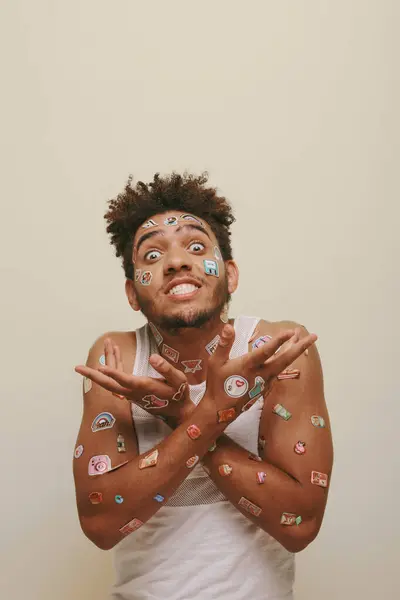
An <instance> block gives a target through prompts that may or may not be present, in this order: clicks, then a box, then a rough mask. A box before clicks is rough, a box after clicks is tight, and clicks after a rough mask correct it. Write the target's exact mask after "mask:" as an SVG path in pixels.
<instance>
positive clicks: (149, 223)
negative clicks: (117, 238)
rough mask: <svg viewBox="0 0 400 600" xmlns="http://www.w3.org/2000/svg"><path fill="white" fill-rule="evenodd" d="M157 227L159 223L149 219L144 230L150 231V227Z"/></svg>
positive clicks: (143, 226) (144, 225) (143, 227)
mask: <svg viewBox="0 0 400 600" xmlns="http://www.w3.org/2000/svg"><path fill="white" fill-rule="evenodd" d="M156 225H158V223H156V222H155V221H153V219H149V220H148V221H146V223H143V225H142V229H149V228H150V227H156Z"/></svg>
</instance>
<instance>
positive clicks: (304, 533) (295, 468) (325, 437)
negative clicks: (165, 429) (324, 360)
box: [203, 323, 333, 552]
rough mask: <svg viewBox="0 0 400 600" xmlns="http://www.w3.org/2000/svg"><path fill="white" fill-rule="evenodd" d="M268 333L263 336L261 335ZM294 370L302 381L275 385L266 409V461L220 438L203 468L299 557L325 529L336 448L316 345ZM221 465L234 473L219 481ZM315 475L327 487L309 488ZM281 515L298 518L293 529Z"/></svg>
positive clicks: (262, 430) (249, 515)
mask: <svg viewBox="0 0 400 600" xmlns="http://www.w3.org/2000/svg"><path fill="white" fill-rule="evenodd" d="M285 326H286V327H288V326H290V327H295V326H296V324H293V323H285ZM265 333H266V332H265V331H261V332H260V334H259V335H260V336H261V335H264V334H265ZM305 335H307V332H306V330H305V329H304V328H303V329H302V333H301V335H300V337H304V336H305ZM291 368H293V369H299V370H300V377H299V378H298V379H292V380H282V381H275V383H274V386H273V388H272V391H271V392H270V393H269V395H268V396H267V398H266V400H265V403H264V409H263V413H262V416H261V421H260V430H259V434H260V438H261V440H262V441H263V440H264V441H265V447H263V444H262V445H261V447H260V454H261V457H262V458H263V460H262V461H261V462H258V461H255V460H252V459H251V458H249V452H248V451H246V450H245V449H244V448H242V447H240V446H239V445H238V444H236V443H235V442H233V441H232V440H231V439H230V438H229V437H228V436H227V435H222V436H221V437H220V438H219V439H218V441H217V449H216V450H215V451H214V452H212V453H209V454H207V455H206V457H205V458H204V459H203V464H204V465H205V466H206V468H208V469H209V471H210V475H211V477H212V479H213V480H214V481H215V483H216V485H217V486H218V488H219V489H220V490H221V491H222V492H223V494H224V495H225V496H226V497H227V498H228V499H229V500H230V501H231V502H232V503H233V504H234V506H235V507H236V508H237V509H238V510H240V511H241V512H242V514H244V515H245V516H246V517H247V518H249V519H250V520H252V521H253V522H254V523H255V524H257V525H258V526H259V527H261V528H262V529H264V530H265V531H266V532H268V533H269V534H270V535H272V536H273V537H274V538H275V539H276V540H278V541H279V542H280V543H281V544H282V545H283V546H284V547H285V548H286V549H287V550H289V551H290V552H298V551H301V550H302V549H304V548H305V547H306V546H307V545H308V544H309V543H310V542H311V541H312V540H313V539H314V538H315V537H316V535H317V533H318V531H319V529H320V527H321V523H322V519H323V515H324V511H325V506H326V501H327V495H328V489H329V481H330V476H331V472H332V463H333V448H332V437H331V433H330V424H329V417H328V412H327V408H326V405H325V400H324V393H323V380H322V369H321V364H320V360H319V355H318V351H317V349H316V347H315V345H313V346H311V347H310V348H309V353H308V356H306V355H304V354H302V355H301V356H300V357H299V358H298V359H297V360H296V361H295V362H294V363H293V365H292V367H291ZM277 404H281V405H282V406H283V407H284V408H285V409H287V410H288V411H289V412H290V413H291V414H292V416H291V417H290V419H289V420H285V419H283V418H282V417H280V416H278V415H277V414H275V413H274V412H273V407H274V406H276V405H277ZM313 415H316V416H320V417H322V418H323V419H324V422H325V427H323V428H320V427H315V426H314V425H313V424H312V422H311V417H312V416H313ZM299 441H300V442H304V443H305V446H304V447H302V446H298V447H297V450H298V451H300V452H301V451H302V448H303V450H305V452H304V453H303V454H302V453H300V454H299V453H297V452H296V451H295V446H296V444H297V443H298V442H299ZM221 465H229V466H230V467H231V468H232V471H231V473H230V474H229V475H221V471H220V466H221ZM228 471H229V469H228ZM312 471H315V472H318V473H323V474H324V475H327V478H328V481H327V487H321V485H318V484H315V483H314V484H312V483H311V473H312ZM259 473H260V474H261V475H258V474H259ZM262 474H265V475H262ZM241 498H246V499H247V500H249V501H250V502H251V503H252V504H254V505H255V506H256V507H258V509H261V510H260V512H259V515H258V516H255V515H254V514H252V513H251V512H249V511H248V509H247V510H246V507H245V506H241V505H240V504H239V502H240V499H241ZM242 502H243V501H242ZM245 504H246V503H245ZM250 510H251V507H250ZM253 512H254V511H253ZM256 512H257V509H256ZM283 513H288V514H289V515H294V517H293V516H289V517H287V518H288V519H289V521H287V523H288V524H289V523H290V526H287V525H284V524H282V523H281V519H282V515H283ZM295 517H296V518H298V517H301V521H300V520H299V519H298V525H296V523H293V520H294V518H295Z"/></svg>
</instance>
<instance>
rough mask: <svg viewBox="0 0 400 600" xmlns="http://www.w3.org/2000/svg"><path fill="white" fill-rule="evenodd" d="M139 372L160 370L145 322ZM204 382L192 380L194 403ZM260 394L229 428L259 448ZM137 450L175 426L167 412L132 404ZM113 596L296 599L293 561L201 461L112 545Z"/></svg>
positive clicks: (246, 329) (241, 342)
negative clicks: (152, 357)
mask: <svg viewBox="0 0 400 600" xmlns="http://www.w3.org/2000/svg"><path fill="white" fill-rule="evenodd" d="M258 321H259V319H257V318H255V317H244V316H241V317H238V318H237V319H236V320H235V323H234V326H235V333H236V337H235V342H234V345H233V348H232V350H231V353H230V357H231V358H235V357H237V356H241V355H242V354H245V353H247V352H248V340H249V338H250V337H251V335H252V333H253V331H254V329H255V327H256V325H257V323H258ZM136 340H137V351H136V359H135V364H134V368H133V374H134V375H142V376H149V377H159V376H160V375H159V374H158V373H157V372H156V371H155V370H154V369H153V368H152V366H151V365H150V364H149V356H150V355H151V354H155V353H158V348H157V346H156V344H155V341H154V339H153V336H152V335H149V328H148V325H147V324H146V325H145V326H144V327H142V328H141V329H138V330H136ZM205 387H206V382H203V383H200V384H198V385H193V386H190V397H191V400H192V402H194V403H195V404H196V405H197V404H198V403H199V402H200V400H201V398H202V397H203V395H204V392H205ZM263 402H264V401H263V399H262V398H260V399H259V400H258V401H257V402H256V403H255V404H254V405H253V406H252V407H251V408H250V409H249V410H248V411H246V412H244V413H242V414H241V415H240V416H239V417H238V418H237V419H235V421H233V422H232V423H231V424H230V425H229V426H228V427H227V428H226V429H225V431H224V433H225V434H226V435H228V436H229V437H230V438H231V439H232V440H234V441H235V442H237V443H238V444H240V445H241V446H243V447H244V448H246V449H247V450H248V451H249V452H253V453H254V454H258V443H257V442H258V428H259V421H260V416H261V410H262V407H263ZM132 415H133V419H134V423H135V428H136V432H137V438H138V444H139V452H140V454H143V453H144V452H147V450H149V449H151V448H153V447H154V446H155V445H156V444H158V443H159V442H161V441H162V440H163V439H164V438H165V437H166V436H168V435H169V434H170V433H171V429H170V428H169V427H168V425H166V423H164V422H163V421H162V420H161V419H158V418H156V417H154V416H153V415H150V414H149V413H147V412H146V411H144V410H142V409H141V408H140V407H138V406H136V405H135V404H132ZM114 567H115V572H116V581H115V584H114V586H113V588H112V592H111V598H113V599H114V600H217V599H218V600H249V598H251V600H270V599H271V600H272V599H274V600H277V599H280V600H281V599H285V600H292V599H293V595H292V587H293V581H294V572H295V563H294V554H291V553H290V552H288V551H287V550H285V548H284V547H283V546H282V545H281V544H279V542H277V541H276V540H275V539H274V538H272V537H271V536H270V535H269V534H268V533H266V532H265V531H263V530H262V529H260V528H259V527H257V526H256V525H255V524H254V523H252V522H251V521H249V520H248V519H247V518H246V517H245V516H243V515H242V514H241V513H240V512H239V511H238V510H237V509H236V508H235V507H234V506H233V505H232V504H231V503H230V502H229V501H228V500H227V499H226V498H225V496H224V495H223V494H222V493H221V492H220V491H219V489H218V488H217V486H216V485H215V484H214V482H213V481H212V479H211V478H210V477H209V476H208V474H207V473H206V472H205V470H204V469H203V467H202V466H201V464H198V465H197V466H196V467H195V468H194V469H193V470H192V471H190V473H189V475H188V476H187V477H186V479H185V480H184V481H183V483H182V484H181V485H180V486H179V488H178V489H177V490H176V492H175V493H174V494H173V495H172V496H171V497H170V499H169V501H168V502H167V503H166V504H165V505H164V506H163V507H162V508H160V510H159V511H158V512H157V513H156V514H155V515H153V517H151V519H150V520H149V521H147V523H145V524H144V525H142V526H141V527H140V529H138V530H137V531H135V532H134V533H132V534H130V535H129V536H127V537H126V538H124V539H123V540H122V541H121V542H120V543H119V544H117V546H116V547H115V549H114Z"/></svg>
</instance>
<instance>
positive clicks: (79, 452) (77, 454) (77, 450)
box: [74, 444, 83, 458]
mask: <svg viewBox="0 0 400 600" xmlns="http://www.w3.org/2000/svg"><path fill="white" fill-rule="evenodd" d="M82 454H83V446H82V444H80V445H79V446H77V447H76V448H75V452H74V456H75V458H79V457H81V456H82Z"/></svg>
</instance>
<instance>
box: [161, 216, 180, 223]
mask: <svg viewBox="0 0 400 600" xmlns="http://www.w3.org/2000/svg"><path fill="white" fill-rule="evenodd" d="M164 225H178V217H167V218H166V219H165V221H164Z"/></svg>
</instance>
